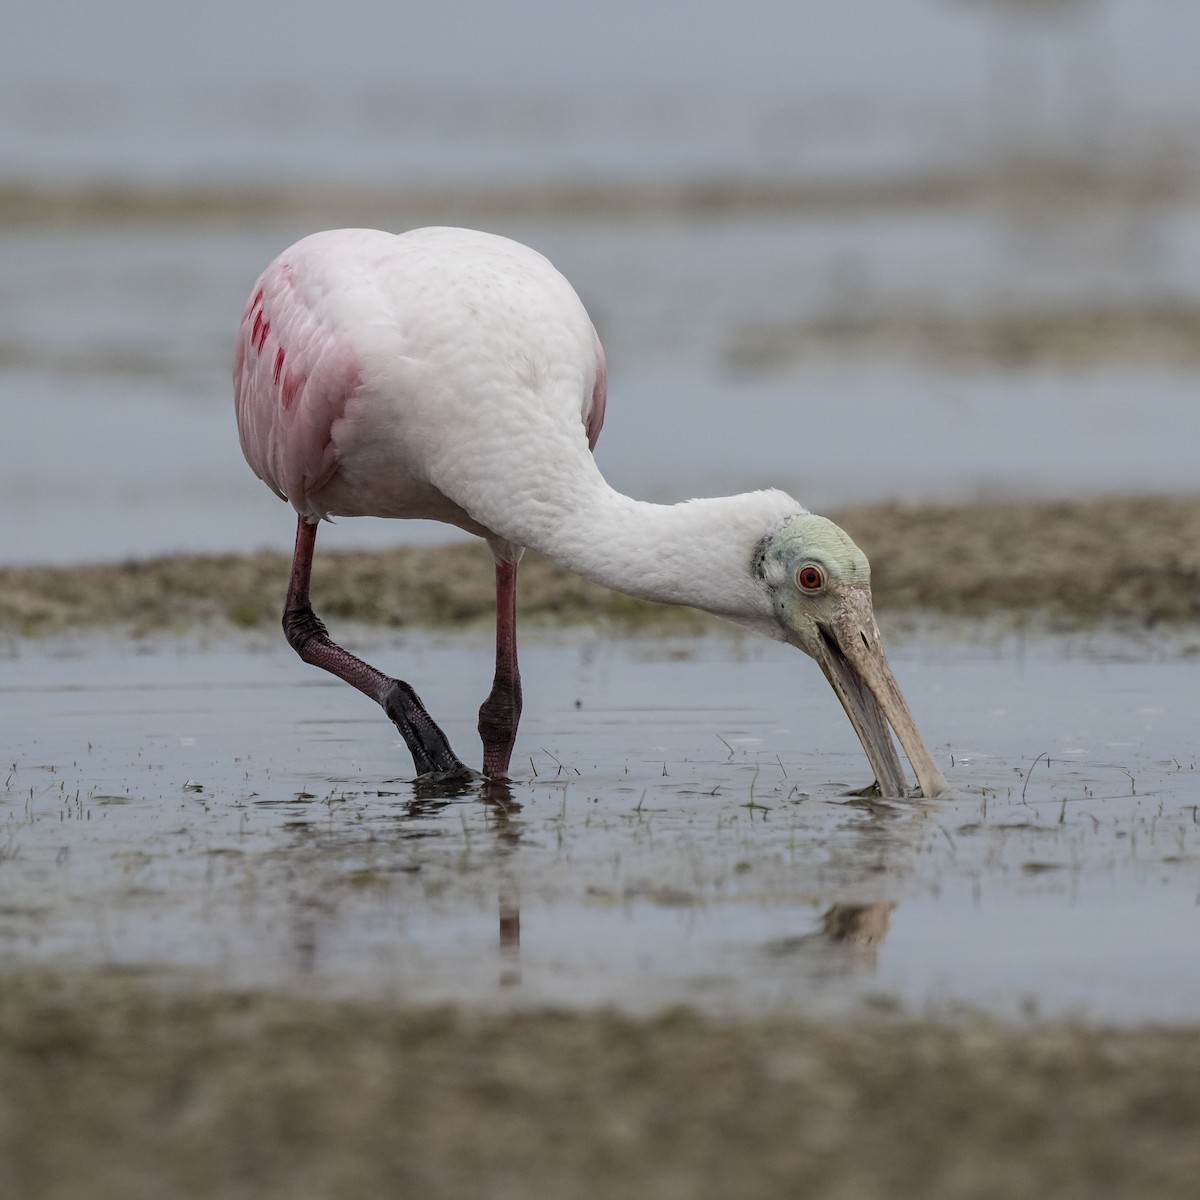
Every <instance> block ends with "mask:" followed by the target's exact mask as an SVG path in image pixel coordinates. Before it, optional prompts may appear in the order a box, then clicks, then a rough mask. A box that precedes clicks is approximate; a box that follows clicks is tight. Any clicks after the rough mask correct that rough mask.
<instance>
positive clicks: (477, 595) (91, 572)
mask: <svg viewBox="0 0 1200 1200" xmlns="http://www.w3.org/2000/svg"><path fill="white" fill-rule="evenodd" d="M829 515H830V516H831V517H833V518H834V519H835V520H837V521H839V522H840V523H841V524H843V525H844V526H845V528H846V529H847V530H848V531H849V532H850V533H851V535H852V536H853V537H854V538H855V539H856V540H857V541H858V542H859V544H860V545H861V546H862V547H863V549H864V550H865V551H866V552H867V554H868V556H869V557H870V559H871V565H872V572H873V586H874V592H875V599H876V607H877V609H878V610H879V612H880V613H881V614H883V615H884V617H885V618H889V617H890V618H896V617H899V616H903V615H913V614H932V615H934V616H939V615H940V616H947V617H956V618H968V619H973V618H986V617H993V618H994V617H1002V618H1004V619H1006V620H1008V621H1009V622H1012V623H1016V624H1031V625H1034V626H1038V625H1040V626H1044V627H1049V628H1053V629H1058V630H1071V629H1087V628H1091V627H1094V626H1095V625H1097V624H1098V623H1103V622H1108V623H1114V624H1117V625H1120V626H1123V627H1125V628H1128V629H1133V630H1141V629H1146V628H1153V627H1156V626H1160V625H1171V624H1174V625H1179V624H1185V623H1194V622H1196V621H1197V620H1200V496H1182V497H1106V498H1099V499H1091V500H1063V501H1046V502H1040V503H1010V502H1003V501H995V502H980V503H975V504H969V505H961V506H933V505H928V506H919V507H917V506H895V505H889V504H877V505H872V506H868V507H861V508H854V509H848V510H844V511H839V512H831V513H830V514H829ZM398 536H402V530H398ZM288 568H289V559H288V556H287V555H286V554H285V553H282V552H280V551H263V552H261V553H258V554H252V555H207V556H200V555H176V556H168V557H162V558H152V559H146V560H138V561H127V562H120V563H100V564H85V565H80V566H67V567H63V566H24V567H21V566H9V567H0V634H3V635H7V636H9V637H22V636H37V635H53V634H62V633H65V632H72V631H78V630H81V629H92V630H116V631H122V632H127V633H131V634H133V635H135V636H138V635H147V634H153V633H159V632H176V631H184V630H189V629H194V628H196V627H197V626H200V627H206V628H212V629H214V630H218V631H219V630H221V629H226V630H228V629H255V628H261V629H264V630H265V629H270V628H273V627H274V625H275V624H276V623H277V621H278V619H279V611H280V605H281V600H282V596H283V592H284V588H285V585H286V580H287V575H288ZM521 576H522V578H521V611H522V620H523V622H525V623H528V624H531V625H537V624H543V625H569V624H579V623H590V624H596V625H600V626H604V627H608V628H611V629H614V630H617V631H621V632H629V631H636V630H642V629H647V630H656V629H662V630H664V631H667V630H669V631H672V632H688V631H702V630H707V629H710V628H713V627H719V623H718V622H715V621H712V620H710V619H708V618H706V617H704V616H703V615H702V614H699V613H696V612H694V611H692V610H689V609H675V608H664V607H661V606H658V605H652V604H646V603H642V602H640V601H636V600H632V599H630V598H628V597H625V596H621V595H618V594H617V593H615V592H610V591H608V590H607V589H605V588H602V587H598V586H597V585H595V584H591V583H589V582H587V581H586V580H583V579H580V578H578V577H576V576H574V575H571V574H570V573H569V572H566V571H564V570H562V569H561V568H558V567H556V566H554V565H553V564H552V563H549V562H547V561H546V560H544V559H541V558H539V557H538V556H536V555H528V556H527V558H526V560H525V561H524V562H523V564H522V568H521ZM313 596H314V601H315V603H316V605H317V607H318V610H319V611H320V612H321V614H322V615H323V616H324V617H325V618H326V619H327V620H332V621H349V622H357V623H361V624H365V625H373V626H382V627H387V628H403V627H408V626H416V627H438V628H444V629H462V628H468V627H471V626H475V625H480V626H483V625H486V624H487V623H489V622H490V620H491V617H492V613H493V612H494V597H493V593H492V572H491V569H490V560H489V559H488V556H487V553H486V551H485V550H483V548H482V547H481V546H480V545H478V544H473V543H466V542H464V543H454V544H446V545H442V546H401V547H397V548H395V549H392V550H384V551H366V550H352V551H346V550H336V549H327V550H325V551H323V552H322V553H320V554H318V556H317V559H316V562H315V566H314V572H313Z"/></svg>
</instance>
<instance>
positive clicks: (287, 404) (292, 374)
mask: <svg viewBox="0 0 1200 1200" xmlns="http://www.w3.org/2000/svg"><path fill="white" fill-rule="evenodd" d="M279 353H280V355H282V354H283V351H282V350H281V351H280V352H279ZM307 378H308V377H307V376H306V375H304V374H302V373H301V372H299V371H288V372H287V373H286V374H285V375H284V377H283V391H282V392H281V393H280V401H281V402H282V404H283V409H284V411H285V412H287V411H288V410H289V409H290V408H291V407H292V405H293V404H295V403H296V393H297V392H299V390H300V389H301V388H302V387H303V386H304V383H305V380H306V379H307Z"/></svg>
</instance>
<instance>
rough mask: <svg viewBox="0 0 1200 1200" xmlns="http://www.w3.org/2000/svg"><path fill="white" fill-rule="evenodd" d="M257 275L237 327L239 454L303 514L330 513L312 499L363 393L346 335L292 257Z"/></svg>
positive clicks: (328, 472)
mask: <svg viewBox="0 0 1200 1200" xmlns="http://www.w3.org/2000/svg"><path fill="white" fill-rule="evenodd" d="M296 249H297V248H296V247H293V250H292V251H289V252H287V253H285V254H284V255H282V256H281V257H280V258H277V259H276V260H275V261H274V262H273V263H272V264H271V265H270V266H269V267H268V268H267V269H266V270H265V271H264V272H263V273H262V275H261V276H259V279H258V282H257V283H256V284H255V285H254V290H253V292H252V293H251V296H250V302H249V304H247V306H246V311H245V312H244V313H243V314H242V323H241V326H240V327H239V329H238V336H237V346H236V350H235V352H234V361H233V396H234V404H235V406H236V410H237V422H238V432H239V434H240V435H241V441H242V453H243V454H244V455H245V456H246V461H247V462H248V463H249V464H250V466H251V468H252V469H253V471H254V473H255V474H256V475H257V476H258V477H259V478H260V479H262V480H263V481H264V482H265V483H266V484H267V485H268V486H269V487H270V488H271V489H272V490H273V491H274V492H275V493H276V494H277V495H278V496H281V497H282V498H283V499H285V500H289V501H291V503H292V506H293V507H294V508H295V509H296V511H297V512H298V513H301V514H304V515H306V516H309V517H312V518H314V519H315V518H317V517H321V516H324V515H325V514H324V513H323V512H321V511H320V510H319V509H317V508H314V507H312V506H311V505H310V502H309V497H310V496H311V495H312V494H313V493H314V492H315V491H317V490H319V489H320V488H321V486H322V485H323V484H325V483H326V482H327V481H328V480H329V477H330V476H331V475H332V474H333V472H334V470H335V469H336V468H337V451H336V448H335V447H334V444H333V436H332V429H333V424H334V422H335V421H336V420H337V419H338V418H339V417H341V416H342V414H343V413H344V412H345V409H346V403H347V401H348V400H349V399H350V397H351V396H352V395H353V394H354V392H355V390H356V389H357V388H358V387H359V384H360V376H359V366H358V359H357V356H356V354H355V352H354V348H353V346H351V345H350V344H349V342H348V341H347V340H346V338H345V337H344V335H341V334H339V333H338V332H337V331H336V330H335V329H334V328H333V327H332V326H331V325H330V324H328V323H327V322H325V321H323V320H322V318H321V315H320V312H319V301H314V300H313V299H312V298H310V297H309V296H307V295H305V293H304V291H303V289H302V288H301V286H300V285H299V283H298V281H297V279H296V277H295V274H294V273H293V270H292V265H291V262H290V261H289V255H290V254H292V253H293V252H294V251H295V250H296Z"/></svg>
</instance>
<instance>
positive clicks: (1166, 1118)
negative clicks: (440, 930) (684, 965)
mask: <svg viewBox="0 0 1200 1200" xmlns="http://www.w3.org/2000/svg"><path fill="white" fill-rule="evenodd" d="M0 1055H2V1061H3V1070H2V1071H0V1117H2V1119H0V1192H2V1193H3V1194H5V1195H11V1196H22V1197H29V1198H33V1197H50V1196H53V1197H74V1196H80V1197H82V1196H87V1197H88V1198H89V1200H107V1198H108V1197H113V1198H116V1197H120V1198H121V1200H139V1198H141V1197H146V1198H147V1200H148V1198H150V1197H160V1196H167V1195H169V1196H178V1197H187V1196H205V1197H214V1196H230V1197H234V1196H250V1195H253V1196H256V1197H276V1196H278V1197H285V1196H286V1197H294V1196H305V1197H325V1196H329V1197H333V1196H339V1197H340V1196H347V1195H354V1196H358V1197H362V1198H363V1200H369V1198H371V1197H376V1196H378V1197H384V1196H387V1197H395V1196H417V1195H420V1196H426V1197H430V1198H435V1200H436V1198H439V1197H463V1196H477V1195H487V1196H491V1197H496V1198H498V1200H503V1198H507V1197H513V1198H516V1197H527V1196H529V1195H530V1194H531V1190H532V1191H533V1192H534V1193H536V1194H539V1195H546V1196H577V1197H610V1196H611V1197H618V1196H620V1197H627V1196H631V1195H639V1196H694V1197H722V1198H725V1197H737V1198H740V1197H746V1198H757V1197H777V1196H778V1197H782V1196H796V1195H806V1196H815V1197H831V1198H832V1197H862V1198H871V1197H884V1196H888V1197H913V1198H914V1200H938V1198H940V1197H945V1198H946V1200H951V1198H953V1200H970V1198H973V1197H979V1198H983V1197H1005V1196H1011V1197H1018V1196H1034V1195H1043V1196H1044V1195H1055V1196H1063V1197H1079V1198H1081V1200H1082V1198H1083V1197H1088V1198H1092V1197H1128V1196H1139V1197H1180V1198H1183V1197H1190V1196H1192V1195H1194V1194H1195V1180H1196V1174H1197V1172H1198V1171H1200V1143H1198V1142H1197V1139H1196V1136H1195V1132H1196V1127H1197V1123H1198V1122H1200V1082H1198V1080H1200V1039H1198V1038H1197V1037H1196V1035H1195V1031H1194V1030H1171V1029H1144V1030H1135V1031H1110V1030H1103V1029H1086V1028H1082V1027H1079V1026H1074V1025H1064V1024H1050V1025H1042V1026H1036V1027H1029V1028H1015V1029H1014V1028H1005V1027H1000V1026H996V1025H992V1024H988V1023H986V1022H979V1021H971V1020H964V1021H963V1022H961V1023H960V1024H957V1025H954V1026H950V1027H947V1026H946V1025H944V1024H941V1023H922V1022H897V1023H887V1022H874V1023H859V1022H849V1023H843V1024H811V1023H807V1022H805V1021H803V1020H793V1021H770V1020H762V1021H760V1020H755V1019H753V1018H751V1019H747V1020H744V1021H741V1022H738V1023H736V1024H725V1023H714V1022H712V1021H708V1020H705V1019H703V1018H700V1017H697V1016H696V1015H694V1014H689V1013H687V1012H683V1011H678V1012H671V1013H665V1014H663V1015H661V1016H658V1017H655V1018H653V1019H649V1020H631V1019H629V1018H625V1017H621V1016H617V1015H614V1014H610V1013H603V1012H602V1013H596V1014H570V1013H563V1012H557V1013H543V1012H529V1013H516V1014H507V1015H504V1016H496V1015H485V1014H480V1013H474V1012H471V1011H469V1010H465V1009H416V1010H406V1009H402V1008H401V1009H398V1008H395V1007H393V1006H391V1005H387V1004H378V1003H362V1002H349V1001H317V1000H312V999H309V998H303V997H301V998H296V997H287V996H277V995H264V994H261V993H218V994H215V995H210V996H196V995H189V994H187V992H186V989H185V987H183V986H181V985H178V984H177V985H176V986H175V987H174V988H171V987H168V988H166V989H163V990H161V991H158V992H156V991H155V990H153V989H150V988H147V987H145V986H143V985H141V984H139V982H138V981H137V980H134V979H129V978H122V977H120V976H119V975H112V974H109V975H104V974H100V975H92V976H83V977H79V976H59V977H53V976H50V977H47V976H28V977H21V978H16V979H12V978H9V979H7V980H5V981H4V982H3V983H0Z"/></svg>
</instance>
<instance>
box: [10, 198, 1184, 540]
mask: <svg viewBox="0 0 1200 1200" xmlns="http://www.w3.org/2000/svg"><path fill="white" fill-rule="evenodd" d="M1096 221H1098V222H1099V224H1100V225H1101V226H1106V219H1101V218H1096ZM331 223H336V219H334V220H333V221H332V222H331ZM1092 224H1093V222H1092V221H1089V220H1088V219H1084V218H1078V219H1075V220H1073V221H1072V222H1071V224H1070V226H1069V227H1064V226H1063V225H1062V224H1061V223H1057V222H1051V223H1050V226H1049V227H1047V228H1044V229H1041V230H1040V231H1030V230H1026V231H1025V233H1024V235H1023V236H1022V237H1018V236H1017V233H1018V231H1017V230H1016V229H1014V227H1013V225H1012V223H1011V222H1010V221H1009V220H1008V219H1007V218H1005V217H1004V216H1003V215H1002V214H1001V215H996V214H991V215H987V216H981V215H979V214H974V215H969V214H960V215H958V216H950V215H948V214H939V215H937V216H930V215H927V214H926V215H922V214H909V215H907V216H897V215H883V216H872V217H861V216H860V217H845V218H835V217H828V218H823V219H812V220H799V219H796V220H778V221H764V220H750V219H744V218H738V219H726V220H712V221H697V222H687V223H681V224H663V223H659V222H656V221H653V220H634V221H629V222H617V223H607V222H599V223H595V222H569V221H568V222H558V223H552V224H542V225H537V226H535V225H532V224H523V225H511V226H510V227H503V228H501V229H500V232H505V233H512V234H514V235H515V236H518V237H521V238H524V239H526V240H529V241H530V242H531V243H532V244H534V245H537V246H538V247H539V248H541V249H543V250H545V251H546V252H547V253H548V254H549V255H550V256H551V257H552V258H553V259H554V260H555V261H556V262H557V263H558V264H559V266H560V267H561V268H562V269H563V270H564V271H565V272H566V273H567V274H568V276H569V277H570V278H571V279H572V280H573V281H574V282H575V284H576V285H577V287H578V288H579V290H580V292H581V294H582V295H583V297H584V299H585V301H586V302H587V303H588V304H589V306H590V308H591V311H592V313H593V316H594V318H595V321H596V323H597V325H598V327H599V329H600V331H601V334H602V336H603V337H604V339H605V342H606V344H607V348H608V356H609V367H610V399H609V408H608V419H607V422H606V427H605V429H604V433H603V436H602V438H601V440H600V443H599V446H598V448H597V458H598V460H599V462H600V464H601V467H602V469H603V470H604V471H605V473H606V475H607V476H608V478H609V479H610V480H611V482H612V483H613V485H614V486H616V487H618V488H620V489H622V490H625V491H628V492H630V493H631V494H633V495H636V496H639V497H643V498H646V499H653V500H660V501H664V500H677V499H683V498H687V497H689V496H693V495H713V494H719V493H721V492H732V491H737V490H743V489H749V488H756V487H762V486H777V487H782V488H785V489H787V490H790V491H791V492H792V493H793V494H794V495H796V496H797V498H798V499H800V500H801V502H802V503H804V504H806V505H807V506H809V507H811V508H814V509H816V510H817V511H820V510H821V509H822V508H824V507H829V506H834V505H845V504H848V503H853V502H866V501H871V500H877V499H886V498H890V497H901V498H904V499H909V500H931V499H958V498H961V497H964V496H965V497H973V496H975V495H977V494H979V493H980V492H983V493H991V492H998V493H1021V494H1023V493H1033V494H1041V495H1075V494H1079V493H1091V492H1097V491H1110V492H1111V491H1163V490H1167V491H1170V490H1183V491H1190V490H1192V489H1193V488H1194V487H1195V464H1194V458H1193V455H1192V454H1191V450H1190V448H1191V447H1192V446H1193V445H1194V444H1195V443H1196V441H1197V439H1198V438H1200V415H1198V414H1200V409H1197V406H1196V405H1195V404H1193V403H1191V397H1192V395H1193V394H1194V392H1195V388H1196V380H1195V371H1194V370H1193V369H1190V368H1187V367H1184V366H1176V365H1173V364H1171V363H1162V364H1158V363H1148V364H1134V363H1130V364H1122V363H1115V364H1103V363H1101V364H1098V365H1097V366H1096V367H1095V368H1093V369H1090V370H1086V371H1075V372H1068V371H1063V370H1055V369H1048V368H1029V369H1024V370H1016V371H1000V370H997V369H995V368H993V367H990V366H987V365H981V366H979V367H977V368H973V367H958V366H950V367H942V366H940V365H939V364H936V363H933V364H930V363H914V362H911V361H905V360H904V358H903V357H902V356H900V357H898V358H896V359H894V360H893V359H888V358H871V359H868V360H866V361H862V360H861V359H859V360H857V361H855V360H854V359H853V356H852V355H847V354H845V353H843V352H839V354H838V356H837V357H836V358H833V359H831V360H829V361H826V362H809V363H802V364H796V365H795V366H793V367H791V368H789V369H787V370H783V371H768V372H747V371H746V370H744V369H741V368H738V367H736V365H735V364H734V363H733V362H732V361H731V349H732V347H734V346H735V344H736V343H737V339H738V337H739V336H741V335H742V334H743V333H744V332H745V331H747V330H749V331H753V330H755V329H758V328H760V327H763V326H764V325H766V326H768V327H772V328H774V327H778V325H779V324H780V323H783V324H785V325H786V323H787V322H788V321H790V320H796V319H803V318H804V317H806V316H811V315H812V314H814V313H818V312H822V311H833V312H837V311H841V310H842V309H844V308H845V306H846V305H847V304H849V305H850V306H851V308H853V306H854V305H855V304H856V303H858V302H859V301H862V302H864V303H867V304H868V306H876V307H879V308H880V309H882V310H883V311H888V310H895V309H897V308H903V307H904V305H905V304H908V303H911V304H913V305H914V306H915V307H917V308H922V307H924V306H929V307H931V308H932V309H934V310H935V311H945V312H954V311H957V310H959V309H966V310H982V311H985V312H986V311H989V310H990V309H991V308H993V307H995V306H1000V307H1001V308H1004V307H1008V308H1012V309H1015V310H1017V311H1027V310H1028V309H1029V308H1031V307H1036V306H1038V305H1050V306H1054V305H1058V304H1062V305H1065V306H1067V307H1070V306H1072V305H1075V306H1078V305H1081V304H1082V305H1087V304H1091V303H1092V302H1093V300H1094V298H1095V297H1096V296H1104V297H1107V298H1109V300H1110V301H1111V302H1114V303H1115V302H1128V303H1130V304H1133V305H1137V304H1145V303H1153V302H1155V301H1156V299H1157V300H1161V299H1162V298H1163V297H1167V298H1171V297H1174V298H1177V299H1179V300H1180V301H1181V302H1183V303H1195V302H1196V284H1195V281H1196V279H1197V278H1200V265H1198V264H1200V217H1197V215H1196V213H1194V212H1192V211H1190V210H1184V211H1176V210H1166V211H1163V212H1158V213H1155V214H1154V215H1153V216H1145V217H1144V218H1141V219H1140V220H1139V221H1136V222H1133V224H1136V225H1138V227H1139V228H1140V229H1141V230H1142V232H1141V233H1140V234H1138V235H1136V236H1135V234H1134V233H1132V232H1129V231H1126V234H1127V236H1126V234H1121V235H1120V236H1112V237H1109V236H1108V235H1107V234H1106V233H1105V229H1104V228H1101V229H1099V230H1096V229H1094V228H1092ZM304 232H306V231H305V230H303V229H300V228H295V227H291V226H286V225H275V226H271V227H270V228H264V229H258V230H254V231H236V230H229V229H219V228H218V229H205V230H190V231H180V230H157V231H155V230H150V231H146V230H138V231H125V232H118V231H114V230H111V229H98V230H92V231H88V232H73V233H65V232H63V231H61V230H46V231H33V232H31V231H28V230H21V231H10V232H8V233H4V232H3V231H0V252H2V253H0V259H2V260H3V261H4V262H5V274H6V278H8V280H9V282H10V284H11V286H10V287H9V288H7V289H5V290H4V294H3V295H2V296H0V324H2V326H3V328H4V330H5V332H4V333H3V335H0V397H3V398H5V404H4V412H5V434H6V435H5V438H4V439H3V441H2V443H0V504H2V505H3V507H4V509H5V511H6V513H7V514H8V518H9V519H8V520H6V521H5V522H4V523H3V524H2V525H0V561H8V562H26V561H56V562H72V561H77V560H80V559H109V558H116V557H122V556H144V555H148V554H157V553H165V552H170V551H175V550H189V551H224V550H248V549H254V548H257V547H259V546H264V545H271V546H275V547H280V548H283V547H287V546H288V545H290V542H291V536H292V519H291V518H290V517H289V516H288V511H289V510H288V509H287V508H286V507H285V506H284V505H282V504H280V503H279V502H278V501H277V500H275V498H274V497H273V496H272V495H271V494H270V493H269V492H268V491H267V489H266V488H265V487H264V486H263V485H262V484H261V483H260V482H259V481H258V480H256V479H255V478H254V477H253V476H252V474H251V473H250V471H249V469H248V468H247V466H246V464H245V462H244V460H243V458H242V455H241V451H240V449H239V446H238V439H237V431H236V428H235V425H234V419H233V411H232V410H233V405H232V400H231V398H230V390H231V389H230V381H229V370H230V367H229V364H230V360H231V353H232V352H231V342H232V332H233V329H234V327H235V324H236V320H237V315H238V314H239V313H240V312H241V308H242V305H243V304H244V301H245V295H246V294H247V292H248V289H249V286H250V282H251V280H252V279H253V278H254V276H255V274H256V273H257V271H258V270H259V269H260V268H261V267H262V266H263V265H265V263H266V262H267V261H268V260H269V259H270V258H271V257H273V256H274V255H275V254H276V253H277V252H278V251H280V250H281V249H282V248H283V247H284V246H286V245H287V244H288V243H289V242H290V241H291V240H293V239H294V238H295V237H297V236H299V235H300V234H302V233H304ZM1119 232H1120V231H1118V233H1119ZM1014 239H1016V243H1014ZM1021 247H1024V248H1023V249H1022V248H1021ZM1051 248H1053V251H1054V253H1053V254H1051V253H1050V249H1051ZM1193 268H1194V269H1193ZM847 277H849V278H851V279H853V280H855V281H857V282H855V283H854V284H853V287H852V288H851V291H850V293H847V292H846V287H847V284H846V282H845V279H846V278H847ZM855 297H858V299H857V300H856V299H855ZM1135 400H1136V406H1137V411H1138V414H1139V420H1137V421H1134V422H1131V421H1129V420H1128V416H1129V413H1130V411H1131V405H1132V404H1134V403H1135ZM735 414H736V419H735ZM1162 429H1171V430H1172V431H1173V436H1172V437H1171V438H1169V439H1166V440H1164V439H1163V437H1162V436H1161V430H1162ZM863 430H869V431H870V436H869V437H863V436H861V431H863ZM448 533H449V531H448V530H447V529H446V528H445V527H444V526H436V525H428V526H425V527H421V526H417V525H415V524H414V523H407V524H405V525H403V526H399V527H398V526H397V524H396V523H395V522H378V521H371V520H365V519H364V520H359V521H354V522H345V523H343V524H342V525H341V526H340V528H339V530H338V531H337V532H336V534H329V535H327V537H326V539H325V540H326V542H327V543H328V544H336V545H376V546H377V545H381V544H388V543H391V542H394V541H397V540H407V541H412V540H416V539H419V538H420V539H425V540H429V539H439V540H440V539H444V538H445V537H447V536H448Z"/></svg>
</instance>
